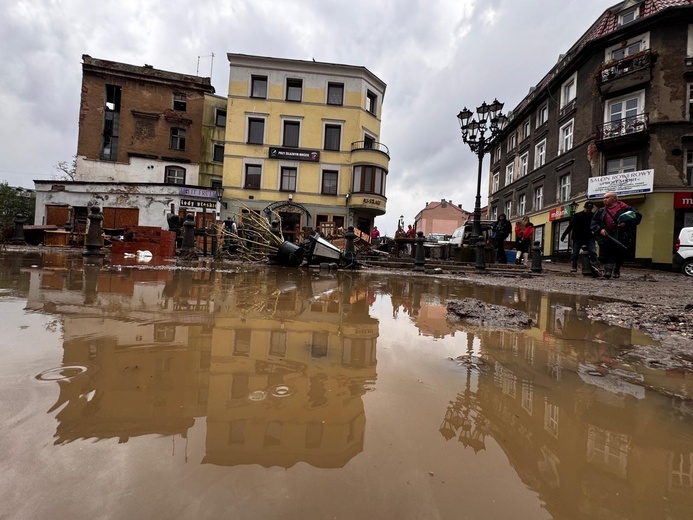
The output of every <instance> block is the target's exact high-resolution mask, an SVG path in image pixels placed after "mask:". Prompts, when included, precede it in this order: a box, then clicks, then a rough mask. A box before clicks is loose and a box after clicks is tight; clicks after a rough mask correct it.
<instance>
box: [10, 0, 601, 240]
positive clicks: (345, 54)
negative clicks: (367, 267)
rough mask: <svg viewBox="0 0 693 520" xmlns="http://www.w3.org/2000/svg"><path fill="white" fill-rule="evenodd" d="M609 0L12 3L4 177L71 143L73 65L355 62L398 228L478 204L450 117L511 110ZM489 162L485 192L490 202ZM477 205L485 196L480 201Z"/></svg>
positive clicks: (216, 68)
mask: <svg viewBox="0 0 693 520" xmlns="http://www.w3.org/2000/svg"><path fill="white" fill-rule="evenodd" d="M611 3H612V2H605V1H604V0H562V1H561V2H546V1H541V0H483V1H482V0H351V1H348V2H344V1H343V0H235V1H234V2H219V1H218V0H217V1H210V0H203V1H198V2H196V3H195V4H194V6H193V4H190V3H189V2H183V1H180V0H169V1H167V2H163V1H152V2H135V1H132V0H120V1H119V2H117V3H114V2H94V1H93V0H62V1H57V0H52V1H51V0H34V1H33V2H25V1H21V0H10V3H9V5H8V6H6V7H5V10H4V11H5V13H4V14H5V16H3V17H2V18H1V19H0V34H3V35H4V37H3V38H2V39H1V40H0V56H2V57H3V62H4V65H5V67H4V70H3V74H2V75H1V76H0V120H1V121H2V122H3V124H2V125H0V142H1V143H2V144H1V145H0V180H6V181H8V182H9V183H10V184H14V185H20V186H25V187H33V183H32V180H33V179H47V178H50V177H51V176H52V175H54V174H55V171H54V169H53V166H54V165H55V164H56V163H57V162H59V161H63V160H69V159H70V158H71V156H72V155H73V154H74V153H75V150H76V146H77V122H78V111H79V99H80V86H81V55H82V54H90V55H91V56H93V57H96V58H102V59H109V60H114V61H122V62H125V63H133V64H144V63H149V64H152V65H154V66H155V67H157V68H160V69H165V70H172V71H176V72H182V73H188V74H195V72H196V68H197V64H198V56H203V57H202V58H200V59H199V74H200V75H202V76H207V75H209V73H210V67H211V65H212V61H211V59H210V58H209V57H204V56H208V55H209V54H211V53H214V54H215V57H214V61H213V74H212V82H213V84H214V86H215V88H216V90H217V93H218V94H220V95H225V94H226V90H227V85H228V64H227V61H226V53H227V52H240V53H247V54H258V55H267V56H275V57H285V58H296V59H311V58H315V59H316V60H318V61H326V62H334V63H346V64H351V65H362V66H365V67H367V68H368V69H369V70H371V71H372V72H373V73H375V74H376V75H378V76H379V77H380V78H381V79H382V80H383V81H385V82H386V83H387V85H388V89H387V93H386V96H385V103H384V106H383V124H382V132H381V139H382V141H383V142H384V143H385V144H386V145H388V146H389V148H390V151H391V162H390V174H389V178H388V214H387V215H386V216H384V217H379V218H378V219H377V221H376V223H377V224H378V226H379V228H380V229H382V230H384V231H387V232H389V233H392V232H394V229H395V226H396V221H397V218H398V217H399V215H400V214H402V215H404V217H405V219H406V221H407V222H412V221H413V218H414V215H415V214H416V213H417V212H418V211H419V210H420V209H421V208H423V207H424V205H425V203H426V201H435V200H440V199H441V198H445V199H452V200H453V202H455V203H457V204H462V205H463V207H464V208H465V209H467V210H470V211H471V210H472V209H473V206H474V196H475V194H476V175H477V160H476V157H475V156H474V155H473V154H472V153H471V152H470V151H469V149H468V148H466V146H465V145H464V144H463V143H462V140H461V138H460V134H459V127H458V126H457V121H456V118H455V114H456V113H457V112H458V111H459V110H460V109H461V108H462V107H463V106H464V105H467V106H468V107H470V108H474V107H475V106H477V105H479V104H480V103H481V102H482V101H484V100H486V101H488V102H490V101H492V99H493V98H494V97H497V98H498V99H500V100H502V101H505V102H506V110H508V109H512V108H513V107H514V106H515V105H517V103H519V102H520V100H521V99H522V98H523V97H524V96H525V95H526V94H527V92H528V90H529V88H530V87H531V86H532V85H534V84H536V83H537V82H538V81H539V80H540V79H541V78H542V77H543V76H544V74H546V72H548V70H549V69H550V67H551V66H552V65H553V64H554V63H555V62H556V59H557V57H558V55H559V54H560V53H562V52H565V51H566V50H567V49H568V48H569V47H570V46H571V45H572V44H573V43H574V42H575V41H576V40H577V39H578V38H579V37H580V36H581V35H582V34H583V33H584V32H585V31H586V30H587V29H588V28H589V26H590V25H591V24H592V23H593V22H594V20H596V18H597V17H598V16H599V15H600V14H601V13H602V12H603V11H604V10H605V9H607V8H608V7H610V5H611ZM487 167H488V158H487V159H486V162H485V168H484V178H483V182H484V184H483V186H482V195H483V194H484V193H485V192H486V186H487V184H486V183H487V175H486V173H485V170H486V169H487ZM482 202H483V203H485V197H482Z"/></svg>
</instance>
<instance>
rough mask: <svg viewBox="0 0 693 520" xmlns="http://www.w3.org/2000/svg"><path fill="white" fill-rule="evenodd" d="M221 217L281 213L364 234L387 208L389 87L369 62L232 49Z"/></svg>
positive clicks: (288, 234)
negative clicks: (384, 123) (383, 134)
mask: <svg viewBox="0 0 693 520" xmlns="http://www.w3.org/2000/svg"><path fill="white" fill-rule="evenodd" d="M228 60H229V66H230V73H229V94H228V102H227V119H226V142H225V151H224V163H223V164H224V166H223V190H224V194H223V200H224V201H225V202H227V209H226V210H225V213H224V215H222V217H224V218H225V217H232V218H235V219H237V220H242V218H243V213H244V212H247V211H255V212H258V213H264V214H265V215H268V216H269V214H270V212H271V211H275V212H276V213H278V214H279V215H280V217H281V220H282V232H283V234H284V237H285V238H286V239H288V240H294V241H299V239H300V238H301V237H302V236H303V233H302V231H304V230H306V228H310V229H312V230H323V231H327V232H329V231H330V230H332V229H338V228H346V227H348V226H354V227H356V228H357V229H359V230H360V231H362V232H364V233H368V232H370V230H371V229H372V226H373V220H374V218H375V217H376V216H378V215H383V214H384V213H385V211H386V203H387V198H386V195H385V193H386V181H387V174H388V165H389V161H390V155H389V150H388V148H387V147H386V146H385V145H383V144H382V143H381V142H380V124H381V116H382V102H383V98H384V95H385V88H386V85H385V83H383V82H382V81H381V80H380V79H379V78H378V77H376V76H375V75H374V74H372V73H371V72H370V71H368V69H366V68H365V67H360V66H351V65H339V64H331V63H320V62H314V61H301V60H288V59H278V58H269V57H261V56H249V55H243V54H228Z"/></svg>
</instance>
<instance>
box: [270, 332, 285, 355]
mask: <svg viewBox="0 0 693 520" xmlns="http://www.w3.org/2000/svg"><path fill="white" fill-rule="evenodd" d="M269 355H270V356H278V357H284V356H286V332H284V331H272V332H271V334H270V346H269Z"/></svg>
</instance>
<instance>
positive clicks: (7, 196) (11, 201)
mask: <svg viewBox="0 0 693 520" xmlns="http://www.w3.org/2000/svg"><path fill="white" fill-rule="evenodd" d="M35 203H36V198H35V197H34V196H33V195H32V196H30V197H27V196H25V195H22V194H20V193H18V192H17V190H15V189H14V188H13V187H11V186H9V185H8V184H7V183H6V182H3V183H0V227H1V228H14V217H15V215H17V213H21V214H22V215H24V217H25V218H26V224H27V225H30V224H33V223H34V207H35Z"/></svg>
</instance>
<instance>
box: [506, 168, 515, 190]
mask: <svg viewBox="0 0 693 520" xmlns="http://www.w3.org/2000/svg"><path fill="white" fill-rule="evenodd" d="M514 166H515V165H514V164H513V163H510V164H508V165H507V166H506V167H505V185H506V186H507V185H509V184H512V182H513V169H514Z"/></svg>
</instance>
